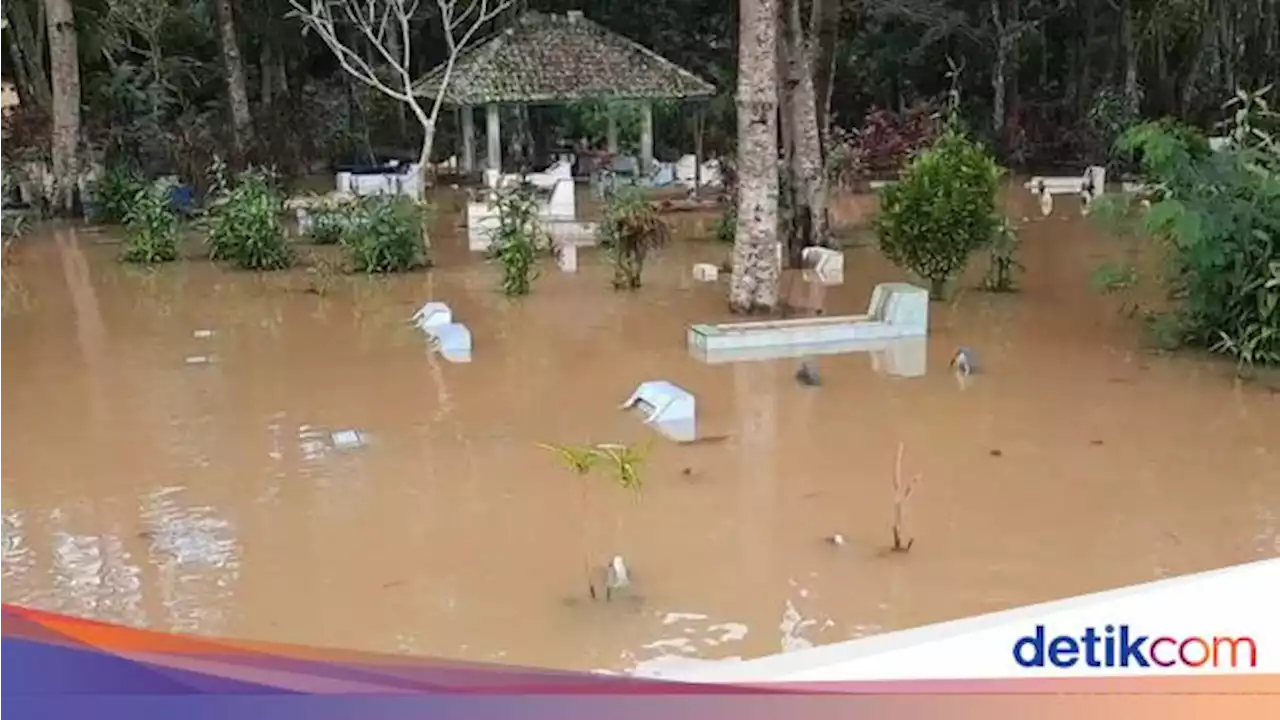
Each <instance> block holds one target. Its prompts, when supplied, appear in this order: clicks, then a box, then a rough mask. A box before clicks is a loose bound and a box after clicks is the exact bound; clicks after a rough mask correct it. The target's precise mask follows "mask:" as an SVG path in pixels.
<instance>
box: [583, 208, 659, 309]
mask: <svg viewBox="0 0 1280 720" xmlns="http://www.w3.org/2000/svg"><path fill="white" fill-rule="evenodd" d="M596 232H597V233H598V235H599V241H600V245H601V246H602V247H606V248H608V249H609V251H610V253H611V254H612V256H613V269H614V272H613V287H614V289H617V290H622V289H626V290H635V289H636V288H639V287H640V276H641V274H642V273H643V272H644V261H645V258H646V257H647V256H648V254H649V251H650V250H654V249H657V248H659V247H662V246H663V245H665V244H666V243H667V241H668V240H669V239H670V237H671V230H670V228H668V227H667V224H666V223H665V222H663V220H662V216H661V215H659V214H658V211H657V210H656V209H654V207H653V205H651V204H650V203H649V201H647V200H646V199H645V197H644V194H643V193H642V192H641V191H640V190H638V189H637V188H634V187H628V188H621V189H619V190H618V191H617V192H615V193H613V194H612V195H610V196H609V200H608V203H607V204H606V205H605V209H604V218H603V219H602V221H601V222H600V225H599V227H598V228H597V229H596Z"/></svg>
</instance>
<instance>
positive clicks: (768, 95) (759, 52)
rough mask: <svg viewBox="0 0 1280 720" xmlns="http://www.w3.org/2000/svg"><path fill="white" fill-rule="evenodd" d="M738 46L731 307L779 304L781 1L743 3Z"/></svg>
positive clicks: (736, 309)
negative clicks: (779, 33) (779, 52)
mask: <svg viewBox="0 0 1280 720" xmlns="http://www.w3.org/2000/svg"><path fill="white" fill-rule="evenodd" d="M738 14H739V18H738V30H739V43H738V97H737V104H738V168H737V172H738V227H737V232H736V234H735V236H734V242H733V276H732V279H731V280H730V283H729V307H730V308H731V309H732V310H733V311H734V312H740V313H751V312H761V311H769V310H772V309H773V307H774V306H775V305H777V302H778V274H779V263H778V247H779V246H778V237H777V230H778V77H777V25H778V5H777V0H741V3H740V5H739V12H738Z"/></svg>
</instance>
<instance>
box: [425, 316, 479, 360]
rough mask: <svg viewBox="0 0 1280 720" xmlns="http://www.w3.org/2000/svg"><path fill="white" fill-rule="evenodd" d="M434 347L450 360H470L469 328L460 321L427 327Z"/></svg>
mask: <svg viewBox="0 0 1280 720" xmlns="http://www.w3.org/2000/svg"><path fill="white" fill-rule="evenodd" d="M427 334H428V335H430V336H431V338H432V341H433V344H434V347H435V348H436V349H437V350H439V351H440V354H441V355H442V356H444V358H445V359H446V360H448V361H450V362H470V361H471V330H469V329H468V328H467V326H466V325H463V324H462V323H452V322H451V323H448V324H445V325H435V326H432V327H431V328H429V329H427Z"/></svg>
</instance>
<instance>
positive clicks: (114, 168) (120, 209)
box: [92, 163, 168, 224]
mask: <svg viewBox="0 0 1280 720" xmlns="http://www.w3.org/2000/svg"><path fill="white" fill-rule="evenodd" d="M144 190H147V182H146V180H145V179H144V178H143V177H142V173H141V172H140V171H139V170H137V169H136V168H134V167H133V166H132V165H127V164H123V163H117V164H115V165H110V166H108V167H107V168H106V169H105V170H103V172H102V176H101V177H99V178H98V180H97V181H96V182H94V184H93V192H92V195H93V216H92V219H93V221H94V222H100V223H111V224H123V223H125V222H127V220H128V215H129V211H130V210H131V209H132V208H133V207H134V204H135V203H136V201H137V198H138V193H140V192H142V191H144ZM165 202H168V197H166V198H165Z"/></svg>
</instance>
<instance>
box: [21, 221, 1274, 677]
mask: <svg viewBox="0 0 1280 720" xmlns="http://www.w3.org/2000/svg"><path fill="white" fill-rule="evenodd" d="M1031 206H1032V203H1031V202H1025V203H1023V202H1021V200H1019V201H1018V202H1017V203H1015V206H1014V208H1013V212H1014V214H1023V213H1025V214H1028V215H1030V208H1031ZM873 209H874V203H868V202H867V201H866V200H865V199H859V198H853V199H844V200H842V201H839V202H837V203H835V212H836V214H837V215H838V216H839V217H841V218H842V220H844V221H845V222H846V223H857V222H865V220H866V219H867V218H866V214H867V213H869V212H871V211H873ZM673 219H674V221H675V222H676V223H677V225H678V230H679V232H680V234H681V235H683V236H691V235H697V234H702V235H704V236H709V235H710V233H711V227H712V223H713V218H711V217H710V216H707V215H694V214H688V215H683V216H678V217H677V216H673ZM1015 219H1018V218H1015ZM455 223H456V218H454V217H449V216H447V215H446V216H443V217H442V218H441V220H440V221H439V225H440V226H439V227H438V228H437V229H436V233H435V234H436V237H437V243H438V244H439V246H440V249H439V252H438V257H439V258H440V264H441V267H439V268H437V269H436V270H434V271H431V272H422V273H414V274H410V275H406V276H402V277H395V278H390V279H371V278H363V277H358V278H350V277H339V278H336V279H333V280H332V281H331V282H330V283H329V285H328V288H327V292H326V293H325V294H324V295H323V296H319V295H316V294H311V293H308V292H306V290H307V289H308V288H311V287H314V283H315V282H316V278H315V275H314V273H313V274H308V273H307V272H306V271H304V270H298V271H291V272H286V273H276V274H269V275H262V276H257V275H253V274H244V273H238V272H235V271H232V270H227V269H223V268H219V267H215V266H213V265H211V264H209V263H207V262H205V261H201V260H192V261H188V262H181V263H177V264H174V265H172V266H169V267H163V268H160V269H158V270H156V271H144V270H140V269H137V268H131V267H127V266H124V265H122V264H120V263H118V262H116V261H115V259H114V258H115V255H116V253H117V252H118V251H119V245H118V244H116V243H115V241H114V240H113V238H112V236H111V235H110V234H109V233H107V232H105V231H99V230H93V229H86V228H80V229H69V228H67V229H61V230H56V231H51V232H49V233H47V234H44V235H39V236H32V237H28V238H26V239H24V240H22V241H21V242H20V243H18V245H17V246H16V247H15V248H14V250H13V257H12V262H11V264H10V266H9V267H8V268H7V269H6V271H5V276H6V298H5V303H4V304H5V312H4V319H3V341H4V344H3V390H4V392H3V412H4V416H5V417H6V418H7V419H8V422H7V423H5V424H4V427H3V448H4V457H3V519H4V549H3V598H4V601H5V602H10V603H18V604H22V605H29V606H33V607H38V608H43V609H47V610H52V611H57V612H64V613H71V614H75V615H82V616H87V617H93V618H98V619H102V620H107V621H114V622H121V623H126V624H130V625H135V626H140V627H148V628H154V629H158V630H165V631H175V632H183V633H200V634H208V635H218V636H226V637H238V638H252V639H259V640H268V641H279V642H290V643H305V644H314V645H323V646H340V647H347V648H356V649H362V650H372V651H386V652H403V653H416V654H422V655H434V656H443V657H449V658H459V659H468V660H479V661H499V662H506V663H519V664H532V665H544V666H557V667H565V668H577V669H611V670H626V669H628V668H631V667H633V666H635V665H636V664H637V663H639V662H642V661H645V660H650V659H653V658H657V657H661V656H673V655H674V656H688V657H694V656H696V657H704V658H718V657H751V656H758V655H762V654H767V653H773V652H778V651H782V650H787V649H793V648H799V647H805V646H807V645H809V644H822V643H828V642H834V641H838V640H843V639H848V638H851V637H858V636H865V635H870V634H874V633H879V632H883V631H886V630H890V629H898V628H907V627H912V626H917V625H921V624H925V623H930V622H936V621H942V620H946V619H951V618H957V617H962V616H966V615H972V614H977V613H982V612H988V611H995V610H1000V609H1004V608H1009V607H1012V606H1017V605H1022V604H1027V603H1033V602H1038V601H1045V600H1050V599H1055V598H1060V597H1064V596H1068V595H1073V594H1078V593H1084V592H1090V591H1096V590H1102V589H1106V588H1111V587H1115V586H1120V585H1125V584H1130V583H1138V582H1144V581H1149V580H1152V579H1156V578H1160V577H1167V576H1172V575H1178V574H1184V573H1190V572H1196V571H1200V570H1206V569H1210V568H1215V567H1220V566H1224V565H1229V564H1234V563H1240V562H1247V561H1252V560H1258V559H1262V558H1268V557H1274V556H1276V555H1277V554H1280V535H1278V534H1277V525H1278V522H1280V519H1278V518H1277V515H1278V514H1280V433H1278V432H1276V428H1277V427H1280V395H1277V394H1275V392H1274V391H1273V390H1270V389H1268V387H1267V386H1266V385H1265V384H1259V383H1239V382H1235V381H1233V379H1232V374H1231V369H1230V368H1229V367H1227V366H1226V365H1224V364H1223V363H1221V362H1220V361H1211V360H1205V359H1202V358H1198V357H1192V356H1185V355H1184V356H1167V355H1159V354H1155V353H1152V352H1150V351H1147V350H1144V349H1143V346H1142V345H1141V333H1140V330H1139V327H1138V323H1137V322H1136V321H1135V320H1133V319H1131V318H1129V317H1127V316H1126V314H1125V313H1123V312H1121V310H1122V304H1123V301H1122V299H1121V298H1119V297H1112V296H1106V295H1102V294H1100V293H1099V292H1097V291H1096V290H1095V289H1093V288H1092V287H1091V286H1090V283H1089V274H1090V271H1091V270H1092V268H1093V267H1094V266H1096V265H1097V264H1098V263H1100V262H1102V261H1103V260H1104V259H1106V258H1108V257H1116V256H1118V255H1119V254H1120V253H1122V252H1123V245H1122V244H1121V243H1120V242H1119V241H1117V240H1115V239H1109V238H1105V237H1102V236H1101V235H1100V234H1099V233H1098V232H1097V231H1095V230H1094V229H1093V228H1092V227H1090V226H1089V224H1088V223H1087V221H1084V220H1081V219H1080V218H1078V217H1077V216H1076V215H1075V213H1074V209H1066V208H1064V209H1060V210H1059V211H1058V214H1057V215H1056V216H1054V217H1051V218H1048V219H1040V218H1039V217H1038V216H1032V219H1031V220H1029V221H1028V222H1027V223H1026V225H1025V228H1024V231H1023V240H1024V248H1023V257H1022V263H1023V265H1025V266H1026V272H1025V274H1024V276H1023V278H1022V283H1023V289H1022V292H1020V293H1018V294H1011V295H991V294H987V293H982V292H978V291H976V290H972V289H961V290H960V291H959V292H956V293H954V294H953V295H952V297H951V298H950V299H949V300H948V301H945V302H940V303H934V305H933V307H932V309H931V314H932V317H931V323H932V327H931V335H930V339H929V343H928V372H927V373H926V374H925V375H923V376H920V377H913V378H904V377H889V376H887V375H885V374H882V373H880V372H877V371H876V369H874V367H873V364H872V362H871V359H870V358H869V357H868V356H867V355H866V354H853V355H837V356H824V357H822V358H820V359H819V360H818V367H819V370H820V373H821V375H822V380H823V385H822V386H821V387H817V388H806V387H802V386H800V385H799V384H797V382H796V381H795V380H794V378H793V374H794V372H795V369H796V364H797V361H796V360H779V361H757V362H746V363H727V364H705V363H702V362H699V361H697V360H695V359H693V358H691V357H690V356H689V354H688V352H687V350H686V346H685V342H686V340H685V328H686V326H687V325H688V324H689V323H692V322H706V321H716V320H721V319H727V315H726V313H725V300H724V298H725V288H724V285H723V281H722V283H721V284H719V285H712V284H701V283H695V282H693V281H692V279H691V278H690V276H689V267H690V265H691V264H692V263H693V262H697V261H708V262H715V263H718V262H720V261H721V260H722V259H723V258H724V257H725V254H726V250H725V248H724V247H723V246H719V245H716V244H715V243H714V242H711V241H707V242H694V241H686V242H678V243H676V244H675V245H674V246H672V247H670V248H668V249H667V250H665V251H663V252H662V253H661V254H660V256H659V257H657V258H656V259H654V260H653V261H652V263H651V266H650V268H649V269H648V272H647V275H646V284H645V287H644V288H643V289H642V290H641V291H640V292H638V293H635V294H620V293H614V292H612V291H611V290H610V289H609V287H608V278H609V272H608V269H607V268H606V267H605V266H604V264H603V261H602V259H601V258H600V257H598V256H597V255H595V254H594V253H584V254H583V256H582V260H581V262H582V271H581V272H580V273H578V274H576V275H566V274H562V273H559V272H558V271H557V270H556V269H555V268H554V266H553V265H551V264H550V263H549V262H548V264H547V266H546V268H545V270H544V272H543V274H542V276H541V277H540V278H539V279H538V280H537V282H536V285H535V290H534V293H533V294H532V296H530V297H528V298H526V299H523V300H517V301H511V300H508V299H505V298H503V297H502V296H500V295H499V294H498V293H497V292H496V291H495V288H496V285H497V273H496V269H495V268H493V267H491V266H488V265H486V264H484V263H483V262H481V261H479V260H478V259H476V260H468V259H467V257H466V253H465V251H464V250H462V249H461V248H462V245H463V240H462V239H461V238H460V237H458V236H457V234H456V232H455V231H453V227H454V226H455ZM193 250H194V248H193ZM846 262H847V264H846V267H847V270H846V276H845V283H844V285H842V286H840V287H833V288H831V289H830V290H829V291H828V292H827V293H826V297H825V304H826V308H825V309H826V311H827V313H828V314H835V313H852V312H859V311H862V310H863V309H864V308H865V305H866V303H867V300H868V298H869V293H870V290H871V288H872V286H873V285H874V284H875V283H876V282H881V281H890V280H901V279H905V278H904V276H903V274H902V273H901V272H899V271H897V270H896V269H894V268H893V267H891V266H889V265H888V264H887V263H886V262H885V261H883V260H882V259H880V258H879V257H878V255H877V254H876V253H875V251H874V250H873V249H871V248H869V247H866V246H862V247H855V248H854V249H851V250H850V251H849V252H848V257H847V261H846ZM978 264H979V265H980V264H981V263H980V262H979V263H978ZM980 271H981V268H980V267H978V268H975V270H974V272H972V273H970V275H969V276H967V277H966V278H965V281H964V282H963V283H961V285H962V286H964V287H969V286H972V285H974V284H975V282H976V280H977V278H978V277H979V276H980ZM431 299H435V300H442V301H445V302H447V303H449V304H450V305H451V306H452V308H453V312H454V316H455V319H456V320H457V321H460V322H463V323H466V324H467V325H469V327H470V328H471V331H472V333H473V336H474V343H475V345H474V355H473V360H472V362H471V363H469V364H450V363H448V362H445V361H443V360H442V359H441V358H440V357H439V356H438V355H432V354H430V353H429V352H428V350H427V347H426V343H425V341H424V338H423V337H422V335H421V333H420V331H418V330H417V329H415V328H414V327H413V326H412V325H411V324H410V323H409V322H408V318H409V316H410V315H411V314H412V313H413V312H414V310H415V309H416V308H417V307H418V306H420V305H421V304H422V303H423V302H424V301H426V300H431ZM961 345H963V346H967V347H970V348H973V349H974V350H975V351H976V352H977V353H978V355H979V356H980V358H981V361H982V363H983V370H984V372H983V373H982V374H980V375H976V376H974V377H973V378H971V379H970V380H971V382H969V383H968V384H967V385H962V384H960V383H959V382H958V381H957V378H956V377H955V376H953V375H952V374H951V373H950V372H949V371H948V359H949V357H950V354H951V353H952V352H953V351H954V349H955V348H956V347H957V346H961ZM650 379H667V380H670V381H672V382H674V383H676V384H678V385H681V386H683V387H685V388H687V389H688V390H690V391H691V392H692V393H693V394H694V395H695V396H696V397H697V401H698V412H699V426H700V433H702V434H704V435H707V436H728V437H727V438H723V439H721V440H719V441H712V442H705V443H696V444H691V445H677V444H675V443H672V442H670V441H668V440H665V439H662V438H660V437H659V436H658V435H656V434H655V433H654V432H653V431H651V430H650V429H648V428H646V427H644V426H643V425H642V424H641V423H640V422H639V421H638V420H637V419H636V418H635V417H633V416H631V415H629V414H627V413H624V412H622V411H620V410H619V409H618V405H619V404H620V403H621V402H622V401H623V400H625V399H626V398H627V396H628V395H629V394H630V393H631V392H632V390H633V389H635V387H636V385H638V384H639V383H640V382H641V381H644V380H650ZM343 431H354V432H356V433H359V436H358V438H357V439H356V440H355V441H354V442H353V441H352V438H353V436H352V435H351V433H347V434H345V435H343V434H342V433H343ZM334 433H339V435H338V436H337V438H335V435H334ZM651 439H652V440H653V445H652V446H651V449H650V451H649V455H648V460H647V463H646V465H645V468H644V480H645V487H644V491H643V494H642V496H641V498H640V499H639V500H637V499H636V498H635V497H634V496H632V495H631V494H629V492H628V491H625V490H623V489H621V488H619V487H616V486H613V485H611V484H610V482H609V481H608V480H607V478H606V477H604V476H600V477H593V478H591V479H590V480H589V484H588V486H587V487H588V490H587V492H586V493H585V509H584V495H583V493H582V492H581V491H580V490H581V487H582V485H580V481H579V480H578V478H577V477H575V476H574V475H572V474H571V473H570V472H569V471H568V470H566V469H565V468H564V467H563V466H562V465H560V464H559V462H558V460H557V458H556V457H555V456H554V455H553V454H552V453H550V452H548V451H547V450H545V449H543V448H541V447H539V443H571V444H580V443H588V442H621V443H640V444H643V443H644V442H646V441H649V440H651ZM899 443H901V444H902V445H903V447H904V449H905V457H904V473H905V474H907V475H910V476H915V475H919V476H920V481H919V484H918V486H916V489H915V493H914V494H913V495H912V497H911V498H910V500H909V502H908V505H907V507H906V530H907V533H908V535H910V536H911V537H913V538H914V539H915V544H914V547H913V549H912V550H911V551H910V552H909V553H906V554H902V553H897V554H890V553H887V552H886V551H885V548H886V547H887V546H888V544H889V543H890V541H891V519H892V515H893V502H892V499H893V488H892V484H893V469H894V460H895V455H896V453H897V449H898V446H899ZM835 533H839V534H841V535H842V536H843V538H844V539H845V541H846V542H845V544H844V545H843V546H834V545H832V544H830V543H827V542H825V541H824V538H825V537H827V536H830V535H832V534H835ZM584 549H585V552H586V554H587V555H588V556H589V559H590V562H591V563H592V564H593V565H596V566H600V565H603V564H604V563H605V562H606V561H607V560H608V559H609V558H610V557H612V556H613V555H615V554H620V555H622V556H624V557H625V558H626V562H627V564H628V566H629V569H630V571H631V576H632V577H631V579H632V586H631V587H630V588H629V589H628V590H627V591H625V592H624V593H622V594H621V595H619V596H615V597H614V598H613V599H612V601H610V602H604V601H603V600H601V601H598V602H592V601H591V600H590V599H589V597H588V594H587V588H586V580H585V579H584V569H583V563H584Z"/></svg>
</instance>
